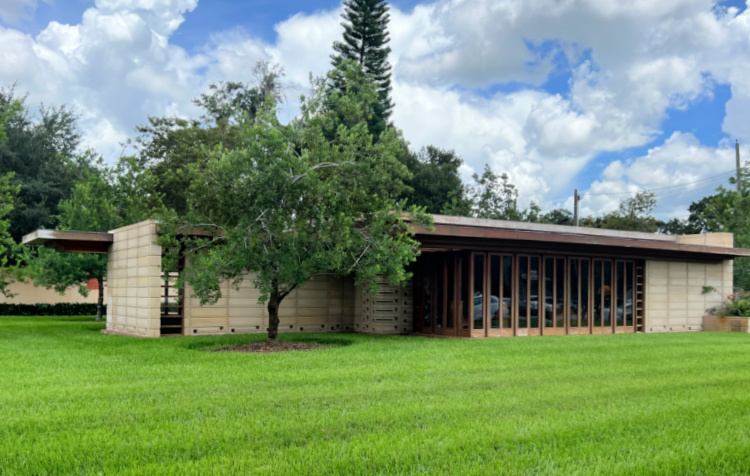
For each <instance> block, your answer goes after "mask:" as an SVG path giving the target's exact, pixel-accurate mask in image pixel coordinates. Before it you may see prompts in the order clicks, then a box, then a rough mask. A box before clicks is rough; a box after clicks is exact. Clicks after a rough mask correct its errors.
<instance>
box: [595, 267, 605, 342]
mask: <svg viewBox="0 0 750 476" xmlns="http://www.w3.org/2000/svg"><path fill="white" fill-rule="evenodd" d="M603 301H604V298H603V289H602V262H601V261H594V327H601V326H602V314H603V313H604V310H603V309H602V302H603Z"/></svg>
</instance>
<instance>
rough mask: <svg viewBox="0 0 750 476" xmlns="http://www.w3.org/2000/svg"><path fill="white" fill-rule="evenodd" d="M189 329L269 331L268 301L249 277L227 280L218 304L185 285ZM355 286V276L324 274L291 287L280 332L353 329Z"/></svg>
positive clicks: (193, 332) (200, 332)
mask: <svg viewBox="0 0 750 476" xmlns="http://www.w3.org/2000/svg"><path fill="white" fill-rule="evenodd" d="M185 292H186V294H185V296H186V299H185V322H184V328H185V335H206V334H233V333H234V334H247V333H265V332H266V331H267V329H268V310H267V307H266V303H263V304H258V298H259V297H260V293H259V292H258V290H257V289H255V286H254V285H253V283H252V278H251V277H248V278H246V279H245V280H243V281H242V283H240V285H239V287H236V286H233V285H231V284H230V283H225V284H223V285H222V297H221V299H219V301H218V302H216V304H213V305H207V306H200V302H199V301H198V299H196V298H194V297H192V289H191V288H190V287H189V286H188V287H186V290H185ZM355 295H356V289H355V286H354V281H353V278H350V277H347V278H338V277H335V276H320V277H316V278H315V279H313V280H312V281H310V282H308V283H307V284H306V285H305V286H303V287H301V288H299V289H295V290H294V291H292V292H291V293H290V294H289V295H288V296H287V297H286V298H284V300H283V301H282V303H281V307H280V308H279V321H280V322H279V332H308V331H310V332H322V331H326V332H341V331H351V330H353V321H354V313H355V308H356V305H355Z"/></svg>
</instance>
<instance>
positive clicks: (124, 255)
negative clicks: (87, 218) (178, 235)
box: [106, 221, 162, 337]
mask: <svg viewBox="0 0 750 476" xmlns="http://www.w3.org/2000/svg"><path fill="white" fill-rule="evenodd" d="M111 233H112V234H114V240H113V243H112V245H111V247H110V250H109V255H108V267H109V268H108V272H107V291H108V296H107V301H106V302H107V330H109V331H113V332H117V333H122V334H128V335H134V336H141V337H159V325H160V313H161V309H160V306H159V296H160V295H161V285H162V280H161V247H160V246H159V245H155V244H154V241H156V223H154V222H151V221H146V222H140V223H136V224H134V225H130V226H126V227H124V228H118V229H116V230H112V231H111Z"/></svg>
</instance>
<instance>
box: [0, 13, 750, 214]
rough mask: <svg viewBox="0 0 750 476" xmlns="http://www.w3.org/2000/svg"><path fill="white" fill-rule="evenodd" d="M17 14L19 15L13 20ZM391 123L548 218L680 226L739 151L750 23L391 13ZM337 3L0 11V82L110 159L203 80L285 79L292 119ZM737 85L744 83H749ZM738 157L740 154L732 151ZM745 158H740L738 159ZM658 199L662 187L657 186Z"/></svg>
mask: <svg viewBox="0 0 750 476" xmlns="http://www.w3.org/2000/svg"><path fill="white" fill-rule="evenodd" d="M20 5H23V6H24V7H25V8H23V9H21V8H18V7H19V6H20ZM391 6H392V21H391V36H392V38H393V41H392V44H391V46H392V48H393V54H392V57H391V62H392V64H393V65H394V70H393V71H394V91H393V95H394V99H395V102H396V110H395V112H394V117H393V119H394V122H395V124H396V126H398V127H399V128H401V129H402V130H403V131H404V135H405V137H406V138H407V139H408V140H409V141H410V142H411V144H412V146H413V147H415V148H416V147H420V146H423V145H427V144H435V145H438V146H441V147H445V148H453V149H455V150H456V151H457V152H458V153H459V154H461V155H462V156H463V157H464V159H465V160H466V164H467V166H466V167H465V169H464V170H463V173H464V177H465V179H466V180H467V181H470V175H471V173H472V172H473V171H479V170H481V169H482V167H483V166H484V164H485V163H488V164H490V166H491V167H493V168H494V169H495V170H497V171H498V172H506V173H508V174H509V175H510V176H511V179H512V181H513V182H514V183H515V184H516V185H517V186H518V188H519V190H520V192H521V199H522V202H525V203H528V202H529V201H531V200H534V201H537V202H539V203H541V204H542V206H543V207H544V208H545V209H549V208H552V207H557V206H566V207H570V205H571V203H570V202H571V200H572V190H573V188H578V189H579V190H581V191H583V192H584V196H585V197H586V198H585V199H584V202H583V207H584V209H585V212H588V213H603V212H606V211H608V210H611V209H613V208H615V207H616V206H617V204H618V202H619V200H621V199H622V198H624V197H627V196H632V194H634V193H636V192H637V191H639V190H644V189H654V190H658V191H659V193H657V197H658V198H659V208H658V210H657V213H658V214H659V215H660V216H662V217H668V216H674V215H682V216H684V215H685V213H686V212H685V210H686V208H687V206H688V205H689V204H690V202H691V201H693V200H696V199H699V198H700V197H701V196H703V195H705V194H707V193H711V192H712V190H713V188H715V187H716V186H717V185H718V184H719V183H721V182H722V181H723V180H724V179H725V176H721V177H718V178H711V177H715V176H716V175H717V174H719V173H722V172H725V171H728V170H730V169H731V167H732V163H733V143H734V139H739V140H740V142H741V144H743V146H744V144H745V143H746V142H747V143H750V130H749V129H748V128H747V127H746V126H745V124H747V123H748V121H750V111H749V109H750V87H747V86H745V84H744V83H745V82H746V81H745V78H746V77H747V76H748V74H750V27H748V26H746V25H750V21H748V19H749V18H750V14H748V12H746V11H745V3H744V1H741V0H729V1H723V2H719V3H716V2H712V1H711V0H663V1H660V2H639V1H637V0H621V1H619V2H613V1H611V0H579V1H577V2H552V3H550V2H545V1H542V0H528V1H525V2H521V3H519V2H512V1H510V0H465V1H462V2H451V1H448V0H445V1H438V2H418V1H413V0H404V1H393V2H391ZM339 8H340V3H339V2H337V1H332V0H319V1H302V0H287V1H284V0H280V1H272V0H261V1H244V2H243V1H232V0H212V1H210V2H209V1H207V0H127V1H126V0H96V1H94V0H46V1H43V0H14V3H13V4H5V3H0V42H2V43H3V44H4V45H7V46H6V48H5V49H4V50H2V51H0V62H1V63H2V64H3V65H4V67H3V68H2V69H0V84H6V85H7V84H12V83H13V82H16V81H17V82H18V85H19V89H21V90H23V91H28V92H29V101H30V102H41V101H44V102H45V103H63V102H64V103H68V104H72V105H74V106H75V107H77V108H78V109H79V111H80V112H81V116H82V123H83V125H84V129H85V131H86V132H85V135H86V145H87V146H90V147H94V148H96V150H98V151H99V152H100V153H102V154H103V155H104V156H105V158H106V159H107V160H109V161H112V160H114V159H116V155H118V154H119V153H121V152H122V150H123V148H122V146H121V145H120V144H121V142H123V141H125V140H127V138H128V137H131V136H132V135H133V132H132V131H133V128H134V127H135V125H136V124H139V123H143V122H145V119H146V117H147V116H148V115H161V114H177V115H196V114H198V111H196V110H195V108H194V106H193V105H192V104H191V101H190V99H191V98H192V97H195V96H197V95H198V94H200V92H202V91H205V89H206V87H207V85H208V84H209V83H210V82H214V81H218V80H248V79H250V77H251V74H250V72H251V71H252V66H253V65H254V63H255V62H256V61H258V60H261V59H262V60H268V61H273V62H277V63H279V64H281V65H282V66H283V67H284V69H285V71H286V73H287V81H288V83H289V89H288V91H289V93H288V95H289V100H288V102H287V105H286V108H287V111H286V114H287V115H288V116H291V115H293V114H294V113H295V110H296V109H295V108H296V102H295V99H294V98H295V97H296V95H297V93H298V92H300V91H303V90H304V88H305V81H306V78H307V75H308V74H309V73H310V72H312V73H314V74H323V73H324V72H325V70H326V69H327V67H328V55H329V54H330V44H331V43H332V41H333V40H335V39H337V38H338V37H339V36H340V27H339V23H340V21H341V20H340V18H339V17H338V14H339V13H340V12H339V10H338V9H339ZM746 70H747V71H746ZM743 150H744V149H743ZM743 154H744V155H747V157H748V158H750V149H748V151H747V153H744V152H743ZM664 187H670V188H668V189H665V188H664Z"/></svg>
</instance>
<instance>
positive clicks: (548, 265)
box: [544, 258, 555, 327]
mask: <svg viewBox="0 0 750 476" xmlns="http://www.w3.org/2000/svg"><path fill="white" fill-rule="evenodd" d="M554 283H555V260H554V259H553V258H545V260H544V327H554V325H555V321H554V313H555V289H554Z"/></svg>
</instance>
